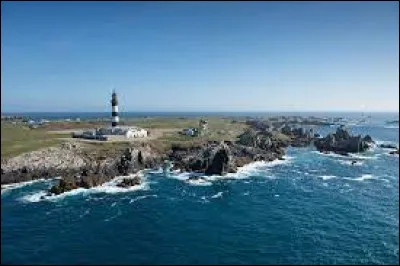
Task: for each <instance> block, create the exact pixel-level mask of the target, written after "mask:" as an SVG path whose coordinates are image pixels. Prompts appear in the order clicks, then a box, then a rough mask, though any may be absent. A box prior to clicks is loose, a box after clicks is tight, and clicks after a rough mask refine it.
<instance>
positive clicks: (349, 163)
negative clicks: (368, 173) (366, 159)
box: [339, 160, 364, 166]
mask: <svg viewBox="0 0 400 266" xmlns="http://www.w3.org/2000/svg"><path fill="white" fill-rule="evenodd" d="M339 163H340V164H343V165H351V166H361V165H363V164H364V163H363V162H360V161H357V162H355V163H354V164H353V162H352V161H349V160H340V161H339Z"/></svg>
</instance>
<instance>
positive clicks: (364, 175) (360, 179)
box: [343, 174, 376, 181]
mask: <svg viewBox="0 0 400 266" xmlns="http://www.w3.org/2000/svg"><path fill="white" fill-rule="evenodd" d="M343 179H346V180H351V181H364V180H368V179H376V177H375V176H374V175H371V174H363V175H361V176H360V177H355V178H354V177H343Z"/></svg>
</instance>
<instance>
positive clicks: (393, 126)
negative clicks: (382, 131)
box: [384, 125, 399, 129]
mask: <svg viewBox="0 0 400 266" xmlns="http://www.w3.org/2000/svg"><path fill="white" fill-rule="evenodd" d="M384 128H393V129H399V126H398V125H397V126H396V125H392V126H384Z"/></svg>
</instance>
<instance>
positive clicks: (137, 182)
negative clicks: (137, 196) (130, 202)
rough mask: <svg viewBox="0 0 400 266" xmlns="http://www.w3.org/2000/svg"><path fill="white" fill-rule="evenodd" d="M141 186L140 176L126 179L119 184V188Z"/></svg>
mask: <svg viewBox="0 0 400 266" xmlns="http://www.w3.org/2000/svg"><path fill="white" fill-rule="evenodd" d="M140 184H141V179H140V177H139V176H135V177H133V178H124V179H123V180H122V181H121V182H120V183H118V184H117V186H118V187H124V188H128V187H132V186H137V185H140Z"/></svg>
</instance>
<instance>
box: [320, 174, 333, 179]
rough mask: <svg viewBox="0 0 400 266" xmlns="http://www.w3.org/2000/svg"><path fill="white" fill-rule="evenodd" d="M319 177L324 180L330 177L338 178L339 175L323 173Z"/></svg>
mask: <svg viewBox="0 0 400 266" xmlns="http://www.w3.org/2000/svg"><path fill="white" fill-rule="evenodd" d="M319 177H321V178H322V180H329V179H333V178H337V176H335V175H321V176H319Z"/></svg>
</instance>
